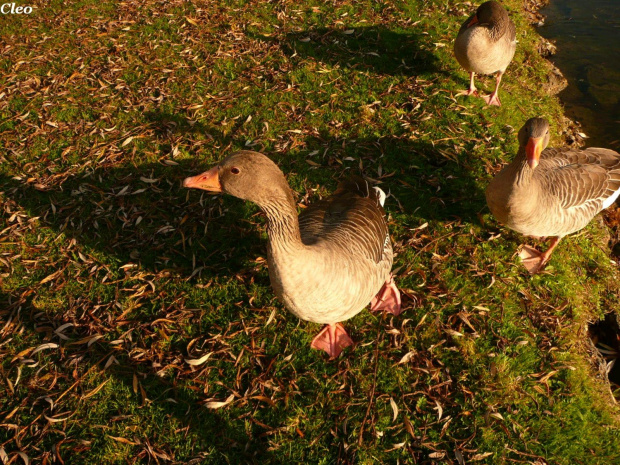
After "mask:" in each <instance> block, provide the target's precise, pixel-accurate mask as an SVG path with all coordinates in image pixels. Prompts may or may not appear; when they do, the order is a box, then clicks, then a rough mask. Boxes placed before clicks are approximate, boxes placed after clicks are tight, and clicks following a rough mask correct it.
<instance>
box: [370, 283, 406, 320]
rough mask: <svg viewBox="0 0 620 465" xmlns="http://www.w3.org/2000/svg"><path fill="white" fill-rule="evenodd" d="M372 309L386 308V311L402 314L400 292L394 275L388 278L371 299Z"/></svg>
mask: <svg viewBox="0 0 620 465" xmlns="http://www.w3.org/2000/svg"><path fill="white" fill-rule="evenodd" d="M370 310H372V311H373V312H374V311H377V310H385V311H386V312H390V313H393V314H394V315H400V313H401V312H402V310H401V308H400V292H399V291H398V288H397V287H396V284H395V283H394V280H393V279H392V275H391V274H390V277H389V278H388V279H387V281H386V282H385V284H384V285H383V287H382V288H381V290H380V291H379V293H378V294H377V295H376V296H375V297H373V299H372V300H371V301H370Z"/></svg>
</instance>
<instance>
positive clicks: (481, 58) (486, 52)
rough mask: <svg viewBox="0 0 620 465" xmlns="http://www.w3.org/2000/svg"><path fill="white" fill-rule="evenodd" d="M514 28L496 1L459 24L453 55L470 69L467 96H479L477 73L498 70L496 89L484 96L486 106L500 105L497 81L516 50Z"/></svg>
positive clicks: (484, 6)
mask: <svg viewBox="0 0 620 465" xmlns="http://www.w3.org/2000/svg"><path fill="white" fill-rule="evenodd" d="M516 46H517V42H516V28H515V25H514V23H513V22H512V20H511V19H510V18H509V17H508V13H507V12H506V10H505V9H504V7H503V6H502V5H501V4H500V3H498V2H495V1H490V2H485V3H483V4H482V5H480V6H479V7H478V9H477V11H476V13H474V14H473V15H472V16H470V17H469V18H467V20H466V21H465V22H464V23H463V25H462V26H461V29H460V30H459V32H458V35H457V36H456V40H455V41H454V55H455V57H456V59H457V61H458V62H459V63H460V64H461V66H462V67H463V68H465V69H466V70H467V71H469V75H470V82H469V89H468V90H467V91H466V92H465V94H467V95H478V90H477V89H476V86H475V85H474V77H475V75H476V74H494V73H497V78H496V84H495V90H494V91H493V93H492V94H491V95H488V96H484V97H483V99H484V100H485V101H486V102H487V103H488V104H489V105H497V106H499V105H501V102H500V100H499V95H498V91H499V84H500V82H501V80H502V76H503V74H504V72H505V71H506V68H507V67H508V65H509V64H510V62H511V61H512V58H513V57H514V54H515V50H516Z"/></svg>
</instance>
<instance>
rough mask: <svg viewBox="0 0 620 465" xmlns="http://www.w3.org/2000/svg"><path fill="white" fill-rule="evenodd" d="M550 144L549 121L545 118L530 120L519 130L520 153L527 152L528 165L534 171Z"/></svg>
mask: <svg viewBox="0 0 620 465" xmlns="http://www.w3.org/2000/svg"><path fill="white" fill-rule="evenodd" d="M547 144H549V121H547V120H546V119H545V118H530V119H528V120H527V121H526V122H525V124H524V125H523V127H522V128H521V129H520V130H519V151H521V152H522V151H525V154H526V156H527V164H528V165H529V166H530V168H532V169H534V168H536V167H537V166H538V162H539V161H540V154H541V152H542V151H543V150H545V148H546V147H547Z"/></svg>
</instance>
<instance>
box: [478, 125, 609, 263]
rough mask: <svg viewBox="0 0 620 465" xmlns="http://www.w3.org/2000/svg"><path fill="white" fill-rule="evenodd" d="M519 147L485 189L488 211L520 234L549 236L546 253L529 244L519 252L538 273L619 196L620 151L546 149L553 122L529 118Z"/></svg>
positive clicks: (524, 261) (519, 136) (521, 134)
mask: <svg viewBox="0 0 620 465" xmlns="http://www.w3.org/2000/svg"><path fill="white" fill-rule="evenodd" d="M518 138H519V151H518V152H517V156H516V157H515V158H514V160H513V161H512V163H510V164H509V165H508V166H506V167H505V168H504V169H502V170H501V171H500V172H499V173H498V174H497V176H495V178H493V180H492V181H491V183H490V184H489V185H488V187H487V189H486V199H487V204H488V206H489V209H490V210H491V212H492V213H493V215H494V216H495V217H496V218H497V219H498V220H499V222H501V223H503V224H505V225H506V226H508V227H509V228H510V229H513V230H515V231H517V232H519V233H521V234H524V235H527V236H532V237H536V238H541V237H550V238H551V242H550V246H549V248H548V249H547V250H546V251H545V252H544V253H541V252H539V251H538V250H536V249H534V248H532V247H529V246H524V247H523V249H522V251H521V253H520V256H521V259H522V260H523V264H524V265H525V267H526V268H527V270H528V271H529V272H530V273H532V274H535V273H537V272H539V271H540V270H542V269H543V268H544V266H545V265H546V263H547V261H548V260H549V257H550V256H551V253H552V252H553V250H554V249H555V248H556V246H557V245H558V243H559V242H560V239H562V238H563V237H564V236H566V235H568V234H571V233H574V232H576V231H579V230H580V229H582V228H584V227H585V226H586V225H587V224H588V223H589V222H590V220H592V218H594V216H596V214H597V213H599V212H600V211H601V210H604V209H605V208H607V207H609V206H610V205H612V204H613V203H614V201H615V200H616V199H617V198H618V195H620V154H618V153H617V152H614V151H613V150H608V149H603V148H588V149H585V150H579V149H573V148H546V147H547V144H548V143H549V122H548V121H547V120H546V119H544V118H531V119H529V120H527V121H526V123H525V124H524V126H523V127H522V128H521V130H520V131H519V134H518Z"/></svg>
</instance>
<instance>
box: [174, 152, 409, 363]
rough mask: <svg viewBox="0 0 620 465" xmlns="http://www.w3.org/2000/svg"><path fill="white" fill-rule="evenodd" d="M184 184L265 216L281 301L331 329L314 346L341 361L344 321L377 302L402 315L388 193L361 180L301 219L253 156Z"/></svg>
mask: <svg viewBox="0 0 620 465" xmlns="http://www.w3.org/2000/svg"><path fill="white" fill-rule="evenodd" d="M183 184H184V186H185V187H190V188H198V189H204V190H207V191H210V192H214V193H216V192H224V193H227V194H230V195H233V196H235V197H238V198H240V199H245V200H249V201H251V202H254V203H255V204H256V205H258V207H259V208H260V209H261V210H262V211H263V212H264V213H265V215H266V217H267V234H268V246H267V265H268V268H269V277H270V281H271V286H272V288H273V290H274V292H275V294H276V296H277V297H278V299H279V300H280V301H281V302H282V303H283V304H284V306H285V307H286V308H287V309H288V310H289V311H290V312H291V313H293V314H294V315H295V316H297V317H298V318H301V319H302V320H306V321H311V322H314V323H320V324H324V325H326V326H325V327H324V328H323V329H322V330H321V332H320V333H319V334H318V335H317V336H316V337H315V338H314V339H313V341H312V345H311V346H312V347H313V348H315V349H322V350H325V351H326V352H327V353H328V354H329V356H330V357H331V358H334V357H337V356H338V355H339V354H340V352H341V351H342V349H343V348H345V347H347V346H349V345H351V344H352V343H353V341H352V340H351V338H350V337H349V336H348V335H347V333H346V331H345V329H344V327H343V326H342V324H341V322H342V321H344V320H347V319H349V318H351V317H353V316H355V315H356V314H358V313H359V312H360V311H362V310H363V309H364V307H366V305H368V303H369V302H370V303H371V310H386V311H390V312H392V313H393V314H395V315H398V314H399V313H400V312H401V301H400V293H399V291H398V289H397V287H396V285H395V284H394V281H393V280H392V275H391V273H390V271H391V269H392V260H393V254H392V243H391V240H390V236H389V233H388V228H387V223H386V220H385V213H384V211H383V207H382V201H383V199H384V196H385V194H383V192H382V191H381V190H380V189H378V188H371V187H370V186H369V185H368V183H367V182H366V181H364V180H362V179H361V178H354V179H352V180H350V181H345V182H342V183H340V185H339V186H338V188H337V190H336V191H335V192H334V194H333V195H332V196H330V197H328V198H326V199H324V200H321V201H318V202H316V203H314V204H312V205H310V206H309V207H308V208H305V209H304V210H303V211H302V213H301V214H300V215H299V216H298V215H297V205H296V202H295V200H294V198H293V194H292V191H291V189H290V187H289V185H288V183H287V181H286V178H285V177H284V174H283V173H282V171H281V170H280V168H278V166H277V165H276V164H275V163H274V162H273V161H272V160H271V159H269V158H268V157H266V156H265V155H263V154H261V153H258V152H252V151H240V152H236V153H233V154H232V155H230V156H228V157H226V158H225V159H224V160H223V161H222V162H221V163H220V164H219V165H217V166H215V167H214V168H212V169H211V170H209V171H206V172H205V173H202V174H199V175H198V176H193V177H190V178H187V179H185V181H184V183H183ZM371 301H372V302H371Z"/></svg>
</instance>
